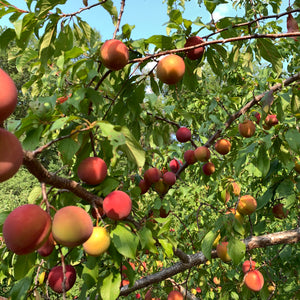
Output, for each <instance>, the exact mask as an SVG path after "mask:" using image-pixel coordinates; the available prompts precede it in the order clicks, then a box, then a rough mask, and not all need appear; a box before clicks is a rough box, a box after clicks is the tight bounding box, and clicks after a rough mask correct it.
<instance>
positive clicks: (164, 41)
mask: <svg viewBox="0 0 300 300" xmlns="http://www.w3.org/2000/svg"><path fill="white" fill-rule="evenodd" d="M145 42H146V43H148V44H153V45H155V46H156V47H157V48H159V49H161V50H166V49H172V48H174V46H173V40H172V38H171V37H170V36H165V35H152V36H151V37H149V38H148V39H146V40H145Z"/></svg>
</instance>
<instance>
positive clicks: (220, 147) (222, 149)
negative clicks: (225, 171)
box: [215, 139, 231, 155]
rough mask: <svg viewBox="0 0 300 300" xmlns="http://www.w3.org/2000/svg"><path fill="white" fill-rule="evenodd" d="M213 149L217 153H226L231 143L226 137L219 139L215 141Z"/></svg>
mask: <svg viewBox="0 0 300 300" xmlns="http://www.w3.org/2000/svg"><path fill="white" fill-rule="evenodd" d="M215 149H216V151H217V152H218V153H220V154H222V155H226V154H227V153H228V152H229V151H230V149H231V143H230V142H229V141H228V140H226V139H220V140H218V141H217V142H216V143H215Z"/></svg>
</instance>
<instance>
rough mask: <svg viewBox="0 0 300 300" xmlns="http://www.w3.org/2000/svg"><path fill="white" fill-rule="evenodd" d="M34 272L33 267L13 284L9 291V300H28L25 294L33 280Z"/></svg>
mask: <svg viewBox="0 0 300 300" xmlns="http://www.w3.org/2000/svg"><path fill="white" fill-rule="evenodd" d="M34 270H35V266H34V267H33V268H32V269H30V270H29V271H28V272H27V274H26V276H25V277H23V278H22V279H20V280H18V281H16V282H14V284H13V286H12V289H11V290H10V291H9V296H10V297H11V298H10V299H11V300H23V299H24V300H25V299H28V297H27V296H28V295H27V292H28V290H29V289H30V286H31V284H32V281H33V278H34Z"/></svg>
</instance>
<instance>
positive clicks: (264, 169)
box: [256, 144, 270, 177]
mask: <svg viewBox="0 0 300 300" xmlns="http://www.w3.org/2000/svg"><path fill="white" fill-rule="evenodd" d="M256 167H257V168H258V170H259V171H260V172H261V174H262V177H266V175H267V174H268V172H269V170H270V158H269V154H268V151H267V149H266V146H265V144H262V145H261V146H260V148H259V150H258V153H257V161H256Z"/></svg>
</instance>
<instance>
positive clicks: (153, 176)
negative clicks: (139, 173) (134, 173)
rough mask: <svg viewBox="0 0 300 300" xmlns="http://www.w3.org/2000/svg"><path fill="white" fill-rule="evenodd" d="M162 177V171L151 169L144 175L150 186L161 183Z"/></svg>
mask: <svg viewBox="0 0 300 300" xmlns="http://www.w3.org/2000/svg"><path fill="white" fill-rule="evenodd" d="M161 176H162V174H161V172H160V170H158V169H157V168H150V169H148V170H146V171H145V173H144V179H145V180H146V182H147V183H148V184H149V185H151V184H152V183H155V182H157V181H159V179H160V178H161Z"/></svg>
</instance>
